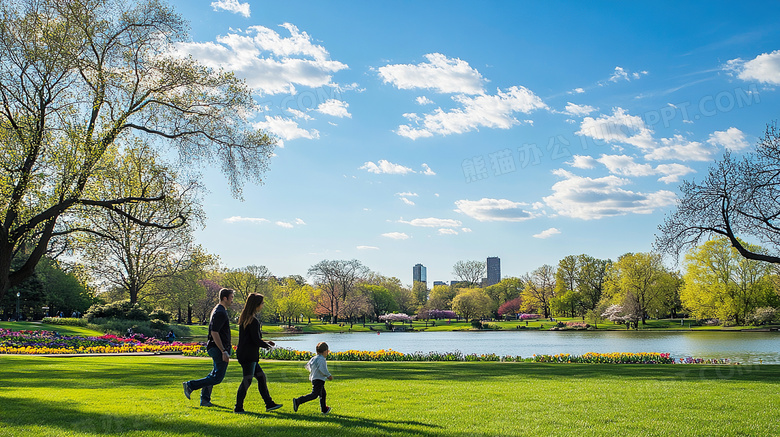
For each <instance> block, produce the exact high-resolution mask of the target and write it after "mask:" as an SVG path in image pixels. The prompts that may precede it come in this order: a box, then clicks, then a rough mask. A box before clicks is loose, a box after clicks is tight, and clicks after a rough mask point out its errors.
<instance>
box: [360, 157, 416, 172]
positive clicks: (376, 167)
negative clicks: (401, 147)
mask: <svg viewBox="0 0 780 437" xmlns="http://www.w3.org/2000/svg"><path fill="white" fill-rule="evenodd" d="M359 169H360V170H366V171H368V172H369V173H376V174H383V173H384V174H407V173H414V170H412V169H411V168H409V167H405V166H403V165H401V164H393V163H392V162H390V161H387V160H385V159H380V160H379V163H378V164H374V163H373V162H372V161H368V162H366V163H365V164H363V165H362V166H361V167H359Z"/></svg>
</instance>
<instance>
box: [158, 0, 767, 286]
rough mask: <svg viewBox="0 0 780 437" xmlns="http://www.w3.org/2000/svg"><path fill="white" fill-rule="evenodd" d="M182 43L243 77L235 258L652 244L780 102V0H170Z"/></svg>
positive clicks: (525, 259)
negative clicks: (250, 137) (250, 155)
mask: <svg viewBox="0 0 780 437" xmlns="http://www.w3.org/2000/svg"><path fill="white" fill-rule="evenodd" d="M171 3H172V4H173V5H174V7H175V8H176V9H177V11H178V12H179V13H181V14H182V15H183V16H184V17H185V18H186V19H188V20H189V21H190V23H191V36H192V41H191V42H189V43H185V44H180V45H179V47H178V50H179V51H180V52H182V53H189V54H192V55H193V56H194V57H196V58H197V59H199V60H201V61H202V62H204V63H206V64H208V65H211V66H214V67H221V68H225V69H227V70H232V71H235V72H236V74H237V75H238V76H240V77H242V78H245V79H246V81H247V83H248V84H249V85H250V86H252V87H253V88H254V89H255V91H256V100H257V103H258V111H257V114H256V115H255V119H254V123H256V126H258V127H261V128H263V129H266V130H268V131H270V132H272V133H274V134H275V135H277V136H278V137H279V139H280V141H279V146H278V147H277V148H276V151H275V156H274V157H273V159H272V161H271V165H270V170H269V172H268V173H267V174H266V176H265V184H264V185H261V186H255V185H248V186H246V187H245V189H244V200H243V201H240V200H236V199H233V198H231V196H230V194H229V191H228V185H227V183H226V181H225V180H224V178H223V177H222V176H221V175H220V174H219V173H218V172H216V171H207V172H206V173H205V180H206V184H207V187H208V188H209V190H210V193H209V194H208V195H207V196H206V197H205V204H204V205H205V209H206V214H207V215H208V220H207V222H206V227H205V229H203V230H201V231H198V232H197V234H196V238H197V241H198V243H200V244H202V245H203V246H204V247H205V248H206V249H207V250H208V251H209V252H210V253H213V254H216V255H219V256H220V258H221V261H222V263H223V264H224V265H225V266H227V267H230V268H237V267H243V266H247V265H252V264H254V265H265V266H266V267H268V268H269V269H270V270H271V271H272V272H273V273H274V274H277V275H290V274H300V275H304V276H305V275H306V271H307V270H308V268H309V267H310V266H312V265H313V264H315V263H317V262H319V261H321V260H323V259H352V258H357V259H359V260H361V261H362V262H363V263H364V264H365V265H366V266H368V267H369V268H370V269H372V270H373V271H376V272H379V273H381V274H384V275H388V276H396V277H398V278H400V279H401V280H402V281H403V282H404V283H405V284H410V283H411V282H412V279H411V278H412V266H413V265H414V264H416V263H422V264H423V265H425V266H426V267H427V268H428V281H429V286H430V285H431V284H432V282H433V281H434V280H444V281H449V280H452V279H455V278H454V277H453V275H452V266H453V265H454V264H455V263H456V262H457V261H459V260H482V261H484V260H485V258H487V257H488V256H498V257H500V258H501V267H502V275H503V276H505V277H506V276H519V275H522V274H523V273H526V272H528V271H531V270H533V269H535V268H537V267H539V266H541V265H542V264H553V265H555V264H557V262H558V260H560V259H561V258H562V257H564V256H566V255H576V254H581V253H587V254H589V255H592V256H595V257H599V258H611V259H613V260H614V259H616V258H617V257H618V256H620V255H621V254H623V253H626V252H642V251H649V250H651V244H652V242H653V239H654V233H655V232H656V228H657V226H658V224H660V223H661V222H662V220H663V217H664V215H665V214H667V213H669V212H670V211H671V210H672V208H673V205H674V202H675V199H676V196H677V193H678V190H677V186H678V185H679V183H680V182H681V181H682V180H686V179H687V180H690V179H701V177H702V175H704V174H705V173H706V169H707V167H708V166H709V164H710V163H711V162H712V161H713V159H716V158H717V157H719V156H720V155H722V153H723V152H724V150H726V149H727V148H728V149H730V150H732V151H733V152H734V153H736V154H741V153H745V152H749V151H750V150H751V149H752V148H753V146H754V144H755V143H756V140H757V139H758V138H759V137H760V136H761V135H762V134H763V131H764V128H765V125H766V124H767V123H770V122H772V121H774V120H776V119H777V118H778V114H780V111H778V109H780V104H779V103H778V102H780V99H778V93H780V27H778V26H777V25H776V19H777V17H778V16H780V3H776V2H740V3H739V6H738V7H735V6H734V4H733V3H725V2H685V4H683V5H680V4H677V3H678V2H554V1H544V2H542V1H539V2H519V1H517V2H514V1H512V2H510V1H481V2H468V1H424V2H418V1H400V2H366V1H339V2H322V1H289V2H278V1H275V2H266V1H254V0H249V1H241V0H220V1H211V0H203V1H201V0H173V1H171Z"/></svg>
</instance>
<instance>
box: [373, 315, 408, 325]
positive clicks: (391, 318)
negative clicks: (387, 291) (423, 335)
mask: <svg viewBox="0 0 780 437" xmlns="http://www.w3.org/2000/svg"><path fill="white" fill-rule="evenodd" d="M379 320H380V321H382V322H386V323H393V322H401V323H403V322H411V321H412V318H411V317H409V315H407V314H404V313H393V314H384V315H381V316H379Z"/></svg>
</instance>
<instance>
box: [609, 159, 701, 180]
mask: <svg viewBox="0 0 780 437" xmlns="http://www.w3.org/2000/svg"><path fill="white" fill-rule="evenodd" d="M597 161H598V162H600V163H602V164H604V166H605V167H607V169H608V170H609V172H610V173H612V174H615V175H618V176H653V175H662V176H661V177H660V178H658V180H659V181H661V182H664V183H667V184H670V183H673V182H679V181H680V178H681V177H682V176H685V175H687V174H688V173H695V170H694V169H692V168H690V167H688V166H685V165H682V164H661V165H658V166H657V167H655V168H653V166H651V165H649V164H639V163H637V162H635V161H634V158H633V157H631V156H626V155H601V157H600V158H599V159H597Z"/></svg>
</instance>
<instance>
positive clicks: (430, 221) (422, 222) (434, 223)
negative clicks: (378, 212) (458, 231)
mask: <svg viewBox="0 0 780 437" xmlns="http://www.w3.org/2000/svg"><path fill="white" fill-rule="evenodd" d="M398 223H406V224H407V225H412V226H418V227H423V228H457V227H458V226H460V225H461V224H462V223H461V222H460V221H458V220H453V219H440V218H434V217H428V218H417V219H414V220H411V221H405V220H403V219H401V220H398Z"/></svg>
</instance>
